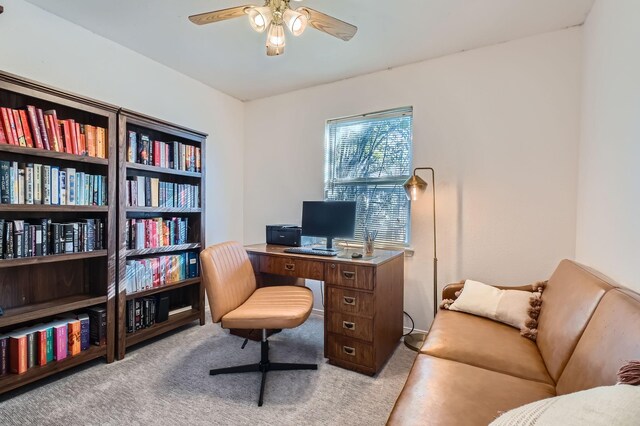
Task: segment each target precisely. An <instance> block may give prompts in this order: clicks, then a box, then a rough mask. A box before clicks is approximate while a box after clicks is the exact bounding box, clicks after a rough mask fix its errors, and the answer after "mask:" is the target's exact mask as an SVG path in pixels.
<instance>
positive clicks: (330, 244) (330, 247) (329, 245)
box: [313, 237, 340, 253]
mask: <svg viewBox="0 0 640 426" xmlns="http://www.w3.org/2000/svg"><path fill="white" fill-rule="evenodd" d="M313 249H314V250H322V251H330V252H332V253H338V252H340V250H338V249H334V248H333V237H327V246H326V247H313Z"/></svg>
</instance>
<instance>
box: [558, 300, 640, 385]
mask: <svg viewBox="0 0 640 426" xmlns="http://www.w3.org/2000/svg"><path fill="white" fill-rule="evenodd" d="M631 360H640V295H638V294H637V293H633V292H631V291H629V290H624V289H615V290H611V291H610V292H608V293H607V294H605V296H604V297H603V298H602V301H601V302H600V304H599V305H598V308H597V309H596V311H595V313H594V314H593V317H592V318H591V321H589V324H588V325H587V328H586V329H585V331H584V333H583V335H582V337H581V338H580V341H579V342H578V345H577V346H576V349H575V351H574V352H573V354H572V355H571V358H570V359H569V362H568V363H567V366H566V368H565V369H564V371H563V372H562V375H561V376H560V380H559V381H558V383H557V389H556V390H557V392H558V395H561V394H566V393H571V392H577V391H581V390H585V389H590V388H593V387H596V386H604V385H612V384H615V383H616V381H617V372H618V369H619V368H620V367H621V366H622V365H623V364H625V363H626V362H627V361H631Z"/></svg>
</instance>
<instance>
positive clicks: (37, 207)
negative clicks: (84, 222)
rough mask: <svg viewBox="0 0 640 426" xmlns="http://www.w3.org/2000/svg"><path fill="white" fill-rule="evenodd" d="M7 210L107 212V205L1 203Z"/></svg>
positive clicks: (26, 211)
mask: <svg viewBox="0 0 640 426" xmlns="http://www.w3.org/2000/svg"><path fill="white" fill-rule="evenodd" d="M2 209H3V210H4V211H7V212H25V213H28V212H37V213H41V212H42V213H55V212H60V213H108V212H109V206H61V205H51V204H3V205H2Z"/></svg>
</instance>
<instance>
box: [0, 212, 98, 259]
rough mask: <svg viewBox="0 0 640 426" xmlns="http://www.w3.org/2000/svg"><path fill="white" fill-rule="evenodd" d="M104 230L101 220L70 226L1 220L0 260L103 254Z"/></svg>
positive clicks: (42, 222) (70, 224)
mask: <svg viewBox="0 0 640 426" xmlns="http://www.w3.org/2000/svg"><path fill="white" fill-rule="evenodd" d="M104 227H105V223H104V221H103V220H102V219H82V220H81V221H79V222H70V223H54V222H52V220H51V219H28V220H5V219H0V232H1V235H0V259H15V258H21V257H34V256H47V255H50V254H62V253H79V252H89V251H94V250H102V249H104V248H106V244H105V241H104V239H103V236H104Z"/></svg>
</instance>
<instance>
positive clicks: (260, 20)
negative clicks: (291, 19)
mask: <svg viewBox="0 0 640 426" xmlns="http://www.w3.org/2000/svg"><path fill="white" fill-rule="evenodd" d="M247 15H249V24H251V28H253V29H254V30H255V31H257V32H259V33H261V32H264V30H266V29H267V28H268V27H269V24H270V23H271V21H272V19H273V17H272V14H271V8H270V7H269V6H263V7H251V8H249V10H248V11H247Z"/></svg>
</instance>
